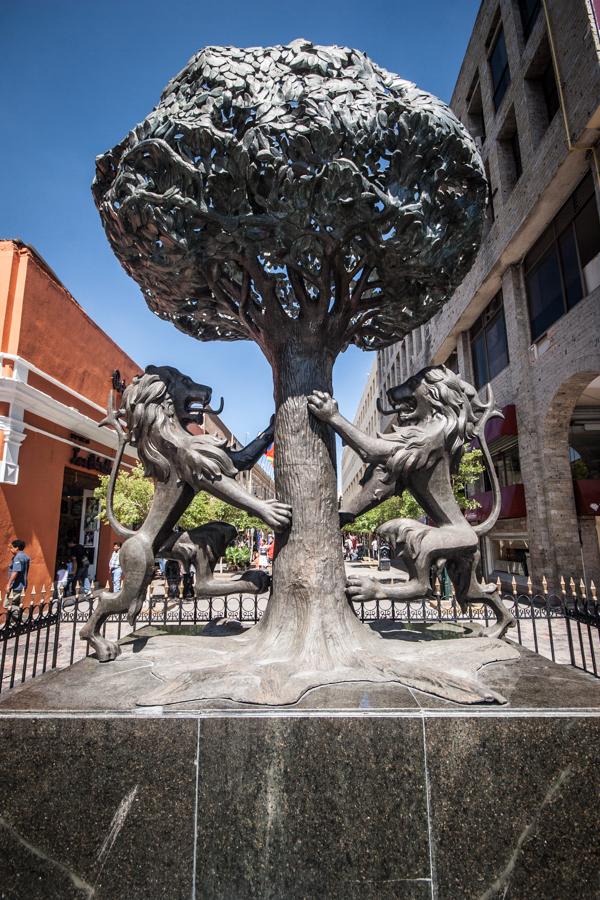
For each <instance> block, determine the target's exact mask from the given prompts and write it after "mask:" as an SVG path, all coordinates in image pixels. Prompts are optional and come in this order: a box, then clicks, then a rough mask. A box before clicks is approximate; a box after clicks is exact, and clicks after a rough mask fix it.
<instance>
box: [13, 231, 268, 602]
mask: <svg viewBox="0 0 600 900" xmlns="http://www.w3.org/2000/svg"><path fill="white" fill-rule="evenodd" d="M0 365H1V371H0V534H1V535H2V538H1V540H0V571H3V572H5V573H6V570H7V567H8V563H9V551H8V543H9V541H10V540H12V539H14V538H20V539H21V540H24V541H25V542H26V545H27V553H28V554H29V555H30V557H31V570H30V578H29V582H30V586H32V585H33V586H35V587H36V588H37V590H38V591H39V589H40V587H41V586H42V585H44V584H45V585H46V587H49V585H50V584H52V582H53V580H54V576H55V573H56V570H57V564H58V563H59V562H61V561H64V560H65V559H66V557H68V550H67V543H68V541H69V540H75V541H76V542H79V543H81V544H83V545H84V546H85V547H86V549H87V551H88V556H89V557H90V560H91V567H90V574H91V576H92V577H93V578H96V579H98V580H100V582H102V583H104V581H105V580H106V578H107V574H108V559H109V556H110V552H111V548H112V543H113V540H114V539H115V536H114V534H113V533H112V531H111V529H110V528H109V527H108V525H100V523H99V521H98V519H97V512H98V501H97V500H95V499H94V496H93V494H94V489H95V488H96V487H97V486H98V484H99V475H100V474H105V473H107V472H110V469H111V465H112V461H113V459H114V453H115V449H116V444H117V440H116V435H115V433H114V432H113V431H112V430H111V429H108V428H98V422H99V421H100V420H101V419H102V418H104V416H105V414H106V400H107V396H108V393H109V390H110V389H111V386H114V385H117V386H118V383H119V382H121V381H123V380H124V381H125V382H127V383H129V382H130V381H131V379H132V378H133V376H134V375H136V374H137V373H138V372H140V371H141V368H142V367H141V366H139V365H138V364H137V363H136V362H134V360H132V359H131V358H130V357H129V356H127V354H126V353H125V352H124V351H123V350H121V348H120V347H119V346H118V345H117V344H116V343H115V342H114V341H113V340H112V339H111V338H110V337H109V336H108V335H107V334H106V333H105V332H104V331H102V329H101V328H100V327H99V326H98V325H97V324H96V323H95V322H94V321H93V320H92V319H91V318H90V317H89V316H88V315H87V314H86V312H85V311H84V310H83V309H82V308H81V306H80V305H79V304H78V303H77V301H76V300H75V299H74V297H73V296H72V295H71V294H70V293H69V291H68V290H67V289H66V288H65V287H64V285H63V284H61V282H60V281H59V279H58V278H57V277H56V275H55V274H54V272H53V271H52V270H51V269H50V267H49V266H48V264H47V263H46V262H45V260H44V259H42V257H41V256H40V255H39V254H38V253H37V252H36V251H35V250H34V249H33V248H31V247H28V246H27V245H25V244H23V243H22V242H21V241H10V240H6V241H0ZM205 422H206V430H207V431H210V432H212V433H219V434H221V435H222V436H223V437H225V438H227V441H228V443H229V444H235V445H236V446H240V444H239V442H238V441H237V440H236V438H235V436H234V435H233V434H232V433H231V432H230V431H229V429H228V428H227V426H226V425H225V424H224V423H223V422H222V420H221V419H219V418H218V417H213V416H207V418H206V420H205ZM265 425H266V422H265ZM135 462H136V457H135V454H134V453H133V451H132V452H128V454H127V455H126V456H125V459H124V465H125V467H127V466H129V467H131V466H132V465H134V464H135ZM240 479H241V480H242V483H243V484H244V485H245V487H246V489H247V490H249V491H251V492H252V493H254V494H255V495H256V496H258V497H261V498H265V497H271V496H273V492H274V489H273V480H272V478H271V477H270V475H269V473H268V470H266V468H264V467H263V466H262V465H257V466H255V467H254V468H253V469H252V470H251V471H250V472H245V473H241V475H240ZM0 592H1V593H2V595H3V594H4V583H2V581H0Z"/></svg>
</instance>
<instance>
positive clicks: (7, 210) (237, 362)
mask: <svg viewBox="0 0 600 900" xmlns="http://www.w3.org/2000/svg"><path fill="white" fill-rule="evenodd" d="M478 7H479V0H420V2H408V0H370V2H357V0H302V2H300V3H294V4H291V3H285V2H281V0H279V2H272V0H255V2H252V0H246V2H243V0H219V2H216V0H194V2H187V0H169V2H165V0H119V2H116V0H103V2H101V3H98V2H92V0H2V2H1V3H0V84H1V85H2V113H1V115H0V153H1V157H0V162H1V165H0V236H1V237H19V238H21V239H22V240H24V241H26V242H27V243H30V244H33V246H34V247H35V248H36V249H37V250H38V251H39V252H40V253H41V254H42V256H44V257H45V259H46V260H47V262H48V263H49V265H50V266H51V267H52V268H53V269H54V271H55V272H56V273H57V275H58V277H59V278H60V279H61V280H62V281H63V283H64V284H65V285H66V287H67V288H68V289H69V290H70V291H71V293H72V294H73V295H74V296H75V297H76V299H77V300H78V301H79V302H80V303H81V305H82V306H83V307H84V309H85V310H86V311H87V312H88V313H89V314H90V315H91V316H92V317H93V318H94V319H95V320H96V321H97V322H98V323H99V324H100V325H101V327H102V328H104V329H105V331H107V332H108V333H109V334H110V335H111V336H112V337H113V338H114V339H115V340H116V341H117V342H118V343H119V344H120V345H121V346H122V347H123V348H124V349H125V350H126V351H127V352H128V353H129V354H130V355H131V356H132V357H133V358H134V359H135V360H136V361H137V362H139V363H140V365H146V364H148V363H155V364H169V365H175V366H177V367H178V368H180V369H181V370H182V371H183V372H185V373H186V374H189V375H191V376H192V377H194V378H196V379H197V380H199V381H203V382H208V383H209V384H212V385H213V386H214V390H215V394H216V395H217V396H221V394H223V395H224V397H225V412H224V413H223V418H224V420H225V421H226V422H227V424H228V425H229V427H231V428H232V430H233V431H235V432H236V433H237V435H238V437H239V438H240V439H242V440H244V439H245V437H246V434H247V433H248V434H250V435H251V436H252V435H253V433H255V432H256V431H257V430H258V429H260V428H261V427H263V425H264V424H266V422H267V420H268V418H269V415H270V414H271V412H272V409H273V399H272V397H273V393H272V382H271V373H270V369H269V367H268V364H267V363H266V361H265V360H264V358H263V356H262V354H261V353H260V351H259V350H258V348H257V347H255V346H254V345H253V344H251V343H249V342H239V343H234V344H226V343H220V342H217V343H212V344H206V343H198V342H196V341H194V340H193V339H191V338H188V337H186V336H184V335H182V334H180V333H179V332H177V331H176V330H175V328H173V327H172V326H171V325H169V324H168V323H165V322H161V321H159V320H158V319H156V318H155V317H154V316H153V315H152V314H151V313H150V312H149V311H148V309H147V307H146V305H145V303H144V301H143V300H142V297H141V294H140V291H139V288H138V287H137V285H136V284H135V283H134V282H133V281H132V280H131V279H130V278H129V277H128V276H127V275H126V274H125V272H124V271H123V270H122V269H121V267H120V265H119V263H118V262H117V260H116V258H115V257H114V256H113V254H112V252H111V250H110V249H109V246H108V242H107V241H106V238H105V236H104V232H103V230H102V228H101V225H100V219H99V217H98V214H97V212H96V209H95V206H94V204H93V202H92V197H91V193H90V184H91V182H92V178H93V175H94V159H95V156H96V155H98V154H99V153H101V152H103V151H104V150H106V149H107V148H109V147H111V146H113V145H114V144H115V143H117V141H119V140H120V139H121V138H122V137H123V136H124V135H125V134H126V133H127V131H128V130H129V129H130V128H131V127H132V126H133V125H135V124H136V123H137V122H139V121H140V120H141V119H143V118H144V117H145V116H146V115H147V114H148V112H150V110H151V109H152V107H153V106H154V105H155V104H156V103H157V102H158V99H159V96H160V93H161V90H162V88H163V87H164V85H165V84H166V83H167V81H168V80H169V79H170V78H171V77H172V76H173V75H175V74H176V73H177V72H178V71H179V70H180V69H181V68H183V66H184V65H185V63H186V62H187V60H188V59H189V58H190V57H191V56H192V54H193V53H195V52H196V51H197V50H199V49H200V48H201V47H203V46H205V45H208V44H233V45H237V46H240V47H245V46H246V47H247V46H257V45H270V44H282V43H288V42H289V41H291V40H293V39H294V38H297V37H304V38H308V39H309V40H312V41H314V42H315V43H320V44H343V45H346V46H353V47H357V48H359V49H361V50H364V51H365V52H366V53H368V54H369V55H370V56H371V57H372V58H373V59H374V60H375V61H376V62H377V63H379V64H380V65H382V66H384V67H385V68H387V69H390V70H391V71H394V72H397V73H399V74H400V75H401V76H402V77H403V78H408V79H410V80H412V81H415V82H416V83H417V84H418V85H419V86H421V87H423V88H425V89H426V90H428V91H431V92H432V93H434V94H436V95H437V96H439V97H441V98H442V99H443V100H446V101H448V100H449V99H450V95H451V93H452V89H453V87H454V83H455V81H456V77H457V75H458V71H459V68H460V63H461V60H462V58H463V55H464V52H465V49H466V46H467V42H468V39H469V35H470V33H471V29H472V27H473V23H474V21H475V17H476V14H477V9H478ZM373 359H374V355H373V354H372V353H364V352H362V351H360V350H357V349H356V348H350V350H348V351H347V352H346V353H345V354H343V355H342V356H340V357H339V359H338V362H337V364H336V368H335V370H334V386H335V393H336V395H337V397H338V399H339V401H340V406H341V409H342V411H343V412H344V413H345V414H346V415H348V416H349V417H352V416H353V414H354V410H355V407H356V404H357V402H358V399H359V397H360V394H361V391H362V388H363V386H364V383H365V379H366V376H367V373H368V371H369V368H370V366H371V363H372V362H373Z"/></svg>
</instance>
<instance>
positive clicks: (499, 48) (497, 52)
mask: <svg viewBox="0 0 600 900" xmlns="http://www.w3.org/2000/svg"><path fill="white" fill-rule="evenodd" d="M489 62H490V71H491V73H492V87H493V98H494V109H498V107H499V106H500V104H501V102H502V98H503V97H504V95H505V93H506V91H507V89H508V86H509V84H510V69H509V68H508V54H507V52H506V41H505V40H504V29H503V28H502V26H500V29H499V31H498V33H497V34H496V37H495V39H494V42H493V44H492V49H491V52H490V56H489Z"/></svg>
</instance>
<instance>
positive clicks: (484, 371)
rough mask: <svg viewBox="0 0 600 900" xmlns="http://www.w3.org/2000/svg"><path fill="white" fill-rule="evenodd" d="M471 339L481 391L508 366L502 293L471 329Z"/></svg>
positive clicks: (477, 385)
mask: <svg viewBox="0 0 600 900" xmlns="http://www.w3.org/2000/svg"><path fill="white" fill-rule="evenodd" d="M469 337H470V342H471V355H472V357H473V369H474V370H475V386H476V387H477V389H479V388H481V387H483V385H484V384H487V383H488V381H491V379H492V378H495V377H496V375H498V374H499V372H501V371H502V370H503V369H505V368H506V366H507V365H508V344H507V341H506V322H505V319H504V305H503V303H502V293H499V294H496V296H495V297H494V299H493V300H492V302H491V303H490V304H489V305H488V307H487V308H486V309H485V311H484V312H483V313H482V314H481V316H480V317H479V318H478V320H477V321H476V322H475V324H474V325H473V327H472V328H471V331H470V333H469Z"/></svg>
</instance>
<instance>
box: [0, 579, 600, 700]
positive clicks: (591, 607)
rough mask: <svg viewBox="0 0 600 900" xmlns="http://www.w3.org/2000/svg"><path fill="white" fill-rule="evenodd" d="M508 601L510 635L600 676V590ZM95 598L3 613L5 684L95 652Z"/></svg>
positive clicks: (482, 612) (420, 615)
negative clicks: (90, 638)
mask: <svg viewBox="0 0 600 900" xmlns="http://www.w3.org/2000/svg"><path fill="white" fill-rule="evenodd" d="M503 600H504V602H505V604H506V606H507V607H508V608H509V610H510V611H511V612H512V614H513V616H514V618H515V627H514V628H512V629H511V630H510V631H509V633H508V637H509V639H510V640H513V641H515V642H517V643H519V644H520V645H521V646H523V647H527V648H528V649H530V650H533V651H534V652H535V653H539V654H540V655H541V656H544V657H547V658H548V659H551V660H553V661H554V662H557V663H561V664H565V665H571V666H575V667H576V668H578V669H582V670H583V671H585V672H589V673H590V674H592V675H594V676H596V677H599V673H598V666H599V664H600V607H599V605H598V602H597V599H596V595H595V590H593V591H592V592H591V593H588V592H587V591H586V590H585V589H584V590H582V591H580V592H577V591H575V592H573V593H567V592H565V591H563V592H562V593H561V594H559V595H556V594H551V593H548V592H547V591H543V592H541V593H534V592H533V591H531V590H530V591H528V592H527V593H517V592H516V590H514V589H513V592H512V593H505V594H503ZM267 602H268V596H267V595H266V594H265V595H263V596H260V597H254V596H243V595H239V596H236V595H230V596H229V597H213V598H210V599H205V600H204V599H200V600H199V599H197V598H194V597H192V598H181V597H173V598H172V597H168V596H164V595H162V594H161V595H159V596H150V595H149V596H148V598H147V601H146V603H145V604H144V606H143V608H142V611H141V614H140V616H139V618H138V620H137V622H136V629H139V628H142V627H143V626H145V625H157V626H160V625H198V624H202V623H204V622H209V621H213V620H215V619H220V618H223V617H226V618H229V619H236V620H238V621H242V622H248V623H256V622H258V621H259V619H260V618H261V616H262V615H263V613H264V611H265V609H266V607H267ZM93 603H94V600H93V599H89V598H67V599H64V600H63V599H54V600H43V599H41V600H39V601H38V604H37V605H30V606H28V607H26V608H18V609H5V610H2V611H1V612H2V616H1V617H0V691H2V690H7V689H9V688H12V687H14V686H15V685H17V684H20V683H22V682H24V681H26V680H27V679H29V678H35V676H36V675H40V674H42V673H43V672H46V671H48V670H50V669H56V668H64V667H66V666H69V665H72V664H73V663H74V662H76V661H77V660H79V659H82V658H83V657H85V656H87V655H88V654H89V647H88V645H87V643H86V642H84V641H81V640H80V639H79V630H80V629H81V626H82V625H83V623H84V622H86V621H87V619H88V618H89V615H90V612H91V610H92V607H93ZM354 610H355V613H356V615H357V616H358V617H359V618H360V619H361V620H362V621H363V622H366V623H369V622H381V623H386V622H387V623H390V624H392V623H398V626H399V627H402V628H408V629H411V628H413V629H417V628H418V627H419V626H424V625H432V624H434V623H438V626H441V627H442V630H443V625H444V623H446V624H447V626H448V627H449V628H452V627H454V626H457V625H463V626H464V625H472V626H473V627H474V628H477V627H486V626H487V625H490V624H492V623H493V620H492V618H491V617H490V614H489V610H488V608H487V607H486V606H484V605H476V606H470V607H469V609H468V611H467V613H466V614H463V612H462V611H461V609H460V607H459V605H458V604H457V602H456V600H455V599H454V598H453V597H449V598H448V599H443V598H442V597H441V596H438V597H436V598H435V599H431V600H422V601H420V602H418V603H417V602H410V603H408V602H400V601H394V600H373V601H368V602H362V603H355V604H354ZM130 631H131V628H130V626H129V624H128V623H127V619H126V616H125V614H120V615H115V616H112V617H110V618H109V619H108V620H107V622H106V623H105V625H104V629H103V632H104V634H105V635H108V637H109V638H110V639H113V640H115V639H116V640H118V639H119V638H121V637H124V636H125V635H126V634H128V633H129V632H130Z"/></svg>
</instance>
